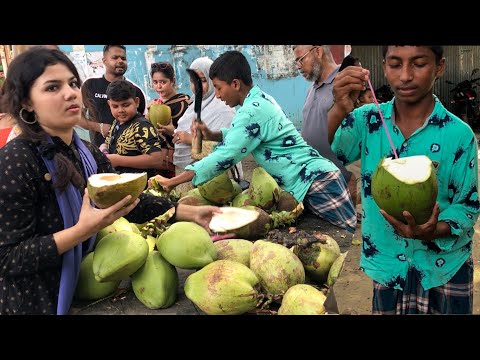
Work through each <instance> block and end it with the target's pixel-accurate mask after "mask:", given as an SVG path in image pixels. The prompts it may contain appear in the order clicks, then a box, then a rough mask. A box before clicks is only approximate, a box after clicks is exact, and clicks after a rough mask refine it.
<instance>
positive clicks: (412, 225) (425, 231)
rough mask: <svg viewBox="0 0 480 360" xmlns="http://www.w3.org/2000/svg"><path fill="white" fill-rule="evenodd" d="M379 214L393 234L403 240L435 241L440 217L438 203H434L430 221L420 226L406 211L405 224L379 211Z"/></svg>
mask: <svg viewBox="0 0 480 360" xmlns="http://www.w3.org/2000/svg"><path fill="white" fill-rule="evenodd" d="M380 213H381V214H382V215H383V217H384V218H385V220H387V221H388V222H389V223H390V224H391V225H392V226H393V228H394V229H395V232H396V233H397V234H398V235H400V236H402V237H404V238H409V239H419V240H428V241H432V240H435V230H436V229H437V224H438V216H439V215H440V208H439V207H438V202H437V203H435V206H434V208H433V211H432V215H431V216H430V219H428V221H427V222H426V223H425V224H421V225H417V223H416V222H415V219H414V218H413V216H412V214H410V213H409V212H408V211H404V212H403V217H404V218H405V220H406V221H407V224H404V223H403V222H401V221H398V220H397V219H395V218H394V217H393V216H391V215H390V214H387V213H386V212H385V211H383V210H381V209H380Z"/></svg>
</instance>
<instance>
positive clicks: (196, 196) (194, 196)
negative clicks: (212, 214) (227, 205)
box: [178, 188, 213, 206]
mask: <svg viewBox="0 0 480 360" xmlns="http://www.w3.org/2000/svg"><path fill="white" fill-rule="evenodd" d="M178 202H179V203H180V204H184V205H192V206H201V205H213V203H212V202H211V201H208V200H207V199H205V198H204V197H203V196H202V195H201V194H200V190H198V188H195V189H191V190H189V191H187V192H186V193H185V195H183V196H182V197H181V198H180V200H178Z"/></svg>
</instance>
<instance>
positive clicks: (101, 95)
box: [82, 76, 146, 146]
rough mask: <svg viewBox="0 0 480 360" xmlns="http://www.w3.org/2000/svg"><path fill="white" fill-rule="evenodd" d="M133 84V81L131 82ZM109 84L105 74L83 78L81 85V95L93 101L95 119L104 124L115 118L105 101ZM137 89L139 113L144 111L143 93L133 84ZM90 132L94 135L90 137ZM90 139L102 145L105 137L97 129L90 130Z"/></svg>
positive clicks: (110, 122)
mask: <svg viewBox="0 0 480 360" xmlns="http://www.w3.org/2000/svg"><path fill="white" fill-rule="evenodd" d="M132 84H133V83H132ZM108 85H110V81H108V80H107V79H105V76H102V77H101V78H90V79H87V80H85V82H84V83H83V85H82V95H83V96H85V97H88V98H89V99H91V100H92V101H93V105H94V106H95V110H96V113H97V116H98V119H95V120H96V121H98V122H100V123H105V124H112V123H113V120H115V118H114V117H113V115H112V112H111V111H110V106H108V102H107V87H108ZM133 85H134V86H135V88H136V90H137V94H136V96H138V98H139V99H140V104H139V105H138V111H139V112H140V113H141V114H144V113H145V102H146V100H145V95H143V92H142V90H140V88H139V87H138V86H137V85H135V84H133ZM92 134H93V135H94V137H93V138H92ZM90 139H93V141H92V142H93V143H94V144H95V145H97V146H100V145H102V144H103V143H104V142H105V139H104V138H103V137H102V134H100V133H99V132H97V131H92V132H91V133H90Z"/></svg>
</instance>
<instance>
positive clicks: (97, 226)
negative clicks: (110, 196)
mask: <svg viewBox="0 0 480 360" xmlns="http://www.w3.org/2000/svg"><path fill="white" fill-rule="evenodd" d="M131 199H132V196H131V195H128V196H126V197H125V198H123V199H122V200H120V201H119V202H117V203H116V204H113V205H112V206H110V207H108V208H106V209H98V208H95V207H93V206H92V205H91V204H90V197H89V196H88V190H87V189H85V194H84V195H83V202H82V208H81V210H80V216H79V218H78V223H77V224H76V225H75V226H78V227H79V228H80V229H82V230H84V231H86V232H87V233H88V234H89V235H88V236H87V237H90V236H92V235H93V234H96V233H97V232H99V231H100V230H101V229H103V228H104V227H106V226H108V225H111V224H112V223H113V222H114V221H115V220H117V219H118V218H120V217H122V216H125V215H127V214H128V213H129V212H130V211H132V210H133V208H135V206H137V204H138V203H139V202H140V200H139V199H136V200H135V201H134V202H133V203H132V204H130V205H127V203H128V202H129V201H131Z"/></svg>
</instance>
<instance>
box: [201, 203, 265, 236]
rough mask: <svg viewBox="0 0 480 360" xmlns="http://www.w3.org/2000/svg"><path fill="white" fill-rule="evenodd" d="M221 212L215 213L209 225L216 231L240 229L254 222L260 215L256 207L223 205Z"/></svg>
mask: <svg viewBox="0 0 480 360" xmlns="http://www.w3.org/2000/svg"><path fill="white" fill-rule="evenodd" d="M220 211H221V212H219V213H217V214H213V216H212V219H211V220H210V224H209V227H210V229H211V230H212V231H214V232H217V233H218V232H227V231H231V230H236V229H239V228H241V227H243V226H245V225H248V224H250V223H252V222H254V221H255V220H256V219H257V218H258V217H259V212H258V211H255V209H242V208H236V207H228V206H227V207H222V208H220Z"/></svg>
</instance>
